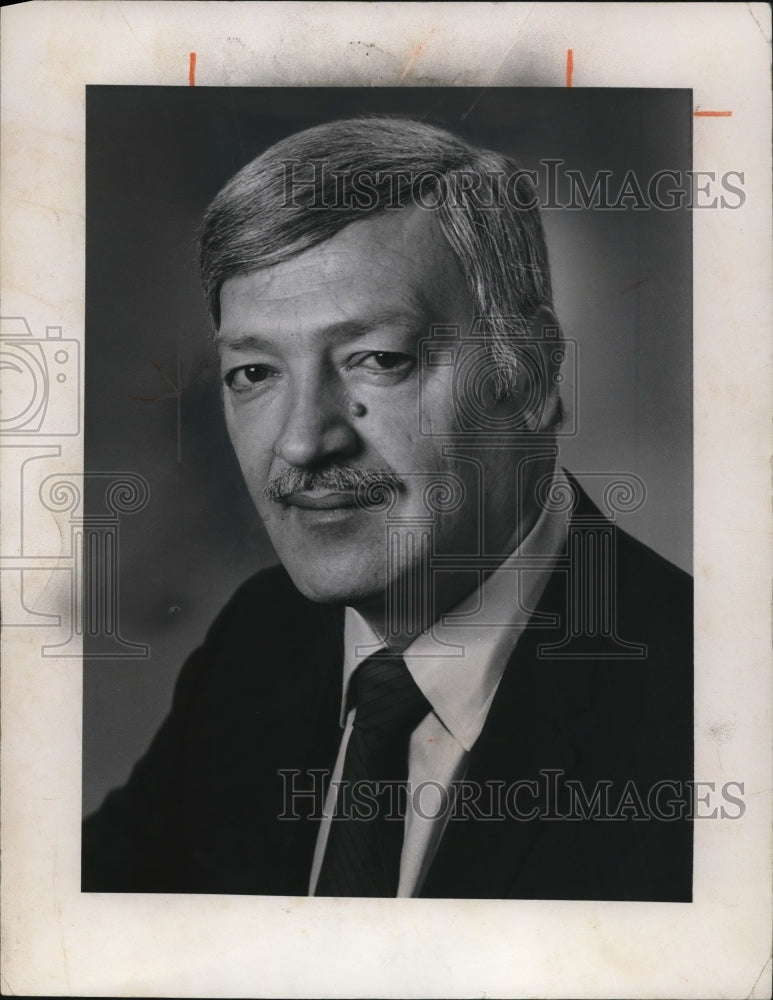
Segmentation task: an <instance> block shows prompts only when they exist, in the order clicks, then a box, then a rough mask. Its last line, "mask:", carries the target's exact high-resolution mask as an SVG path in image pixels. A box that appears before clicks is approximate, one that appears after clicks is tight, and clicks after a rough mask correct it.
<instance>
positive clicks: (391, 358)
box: [346, 351, 416, 374]
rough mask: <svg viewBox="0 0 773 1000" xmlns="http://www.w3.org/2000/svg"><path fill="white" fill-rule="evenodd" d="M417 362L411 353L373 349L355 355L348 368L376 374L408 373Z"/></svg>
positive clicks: (348, 369)
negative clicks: (366, 352)
mask: <svg viewBox="0 0 773 1000" xmlns="http://www.w3.org/2000/svg"><path fill="white" fill-rule="evenodd" d="M415 363H416V360H415V358H412V357H411V355H410V354H402V353H399V352H397V351H371V352H370V353H368V354H358V355H356V356H355V357H353V358H352V359H351V360H350V361H349V363H348V364H347V366H346V368H347V371H351V370H352V369H354V368H359V369H360V370H362V371H366V372H373V373H375V374H406V373H407V372H408V371H409V370H410V369H411V368H412V367H413V366H414V365H415Z"/></svg>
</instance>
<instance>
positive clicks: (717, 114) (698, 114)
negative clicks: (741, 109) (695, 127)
mask: <svg viewBox="0 0 773 1000" xmlns="http://www.w3.org/2000/svg"><path fill="white" fill-rule="evenodd" d="M692 114H693V118H730V117H732V114H733V112H732V111H693V113H692Z"/></svg>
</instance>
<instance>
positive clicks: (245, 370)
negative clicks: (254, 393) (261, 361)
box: [223, 365, 279, 392]
mask: <svg viewBox="0 0 773 1000" xmlns="http://www.w3.org/2000/svg"><path fill="white" fill-rule="evenodd" d="M278 374H279V373H278V372H277V371H276V369H274V368H271V367H270V366H269V365H242V367H241V368H232V369H231V371H228V372H226V373H225V376H224V378H223V381H224V382H225V384H226V385H227V386H228V388H229V389H232V390H233V391H234V392H249V391H250V390H251V389H255V388H257V387H259V386H261V385H263V384H264V383H266V382H268V381H269V379H271V378H275V377H276V376H277V375H278Z"/></svg>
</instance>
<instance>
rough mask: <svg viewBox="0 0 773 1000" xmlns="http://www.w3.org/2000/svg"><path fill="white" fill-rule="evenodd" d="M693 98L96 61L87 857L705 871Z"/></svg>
mask: <svg viewBox="0 0 773 1000" xmlns="http://www.w3.org/2000/svg"><path fill="white" fill-rule="evenodd" d="M691 108H692V100H691V94H690V92H689V91H662V90H661V91H616V90H590V91H588V90H583V91H575V90H558V91H556V90H552V91H551V90H515V89H512V88H493V89H490V90H487V91H486V92H484V93H479V92H475V93H474V94H472V95H471V94H470V92H469V91H468V90H467V89H466V88H465V89H445V88H441V89H437V88H432V89H424V88H419V89H412V90H411V91H409V92H405V91H397V92H395V91H393V90H385V89H375V90H370V91H366V92H365V93H362V92H359V91H356V90H320V91H317V90H315V89H304V90H298V89H280V90H261V89H256V90H244V89H238V90H233V89H232V90H223V89H219V88H212V89H207V90H195V89H192V90H189V91H186V90H181V89H179V88H174V89H172V88H169V89H161V90H160V91H159V90H157V89H156V88H121V87H104V88H100V87H97V88H91V89H90V90H89V92H88V94H87V149H86V166H87V173H86V179H87V193H86V198H87V200H86V211H87V273H86V292H87V295H86V310H87V312H86V354H87V363H86V369H85V370H86V393H85V399H86V404H85V412H86V418H85V473H86V489H87V506H86V519H87V524H88V523H89V519H90V518H91V517H92V516H93V517H94V518H95V520H96V521H97V522H98V521H99V518H100V517H101V516H102V515H103V508H104V504H105V493H106V490H110V489H113V490H115V489H119V488H120V479H119V478H117V477H113V478H112V479H111V477H110V476H109V475H107V473H109V472H110V471H111V470H112V469H114V468H116V467H117V468H121V469H123V468H126V469H131V470H132V472H133V476H132V479H131V482H132V483H134V482H135V481H136V483H137V485H136V486H135V489H136V490H137V492H139V491H140V490H141V489H142V490H144V494H145V495H146V502H145V506H144V508H143V509H142V510H138V511H137V512H136V513H135V514H134V516H133V517H131V518H130V517H128V516H127V517H126V518H125V522H126V523H125V527H124V523H121V525H120V531H121V535H120V548H119V549H118V553H117V554H118V558H117V559H115V560H114V564H113V567H114V572H115V581H114V582H113V581H111V586H114V587H115V589H116V591H117V592H118V593H120V595H121V600H120V602H119V604H118V607H119V608H120V612H121V620H120V633H119V632H118V631H117V630H116V629H115V628H110V624H111V623H109V622H105V623H104V624H103V623H102V622H101V621H100V607H102V605H100V604H99V602H100V601H102V600H103V598H102V593H103V591H104V589H105V575H106V573H107V572H108V567H107V566H106V565H104V563H105V560H106V559H109V558H110V556H111V549H110V547H109V546H110V541H108V539H107V538H105V537H104V536H103V534H101V533H100V532H98V531H92V532H90V537H91V539H92V541H91V546H90V548H89V549H88V551H87V554H86V555H85V559H84V565H85V573H86V586H85V593H86V595H89V594H94V595H95V596H96V604H95V606H94V607H91V606H90V605H89V606H88V607H87V609H86V614H87V617H88V620H89V621H90V622H92V623H93V626H92V630H91V634H89V633H88V632H87V633H86V634H85V645H84V657H85V658H84V667H85V685H84V712H85V716H84V802H85V807H86V810H87V811H88V810H89V807H90V802H89V799H90V798H91V796H92V795H95V796H96V797H97V798H98V797H99V793H98V792H97V791H96V787H97V781H98V780H99V779H101V782H102V785H104V781H105V777H106V776H108V775H109V776H112V774H115V776H116V778H118V779H120V778H121V777H124V775H123V774H122V772H121V767H123V771H124V772H125V770H126V761H125V758H126V754H127V753H128V752H129V749H131V751H132V752H136V747H137V743H138V740H139V738H140V737H142V738H146V737H147V732H148V729H152V728H153V725H154V722H155V721H156V720H157V719H158V718H159V715H160V714H161V713H162V712H164V713H166V712H167V709H168V702H169V694H168V691H169V683H170V678H175V677H176V673H177V671H179V668H180V666H181V664H182V663H183V661H184V660H186V658H187V657H188V654H190V655H189V658H187V660H186V665H185V667H184V668H183V670H182V672H181V673H180V675H179V679H175V681H174V685H175V686H174V689H173V692H174V693H173V705H172V708H171V711H169V712H168V713H167V714H166V716H165V718H164V720H163V722H159V731H158V734H157V735H155V736H153V739H152V741H151V742H150V747H149V749H148V750H147V753H144V754H143V755H142V757H141V759H140V760H139V763H137V765H136V769H134V770H133V771H132V772H131V775H130V776H129V777H128V780H126V781H125V783H124V784H123V786H122V787H121V788H120V789H117V790H114V791H111V792H110V794H109V795H108V797H107V798H106V799H105V800H104V803H99V804H98V805H97V807H96V810H95V811H93V812H89V813H88V818H87V820H86V824H85V826H84V842H83V869H82V871H83V889H84V891H99V892H105V891H122V892H127V891H142V892H148V891H155V892H218V893H253V894H278V895H301V894H306V893H308V894H311V895H314V894H317V895H331V896H383V897H389V896H392V897H395V896H398V895H399V896H408V897H410V896H428V897H452V898H503V899H506V898H536V899H540V898H543V899H623V900H625V899H630V900H634V899H638V900H668V901H673V902H689V901H690V899H691V896H692V864H691V861H692V826H691V815H690V814H691V811H692V808H693V803H692V786H691V782H692V780H693V770H692V738H693V737H692V658H693V653H692V588H691V580H690V569H691V559H692V553H691V538H690V536H691V522H692V504H691V457H692V453H691V400H692V393H691V354H692V351H691V261H692V257H691V232H690V223H691V215H692V211H693V210H694V208H693V203H694V199H695V198H696V197H698V198H703V199H705V198H706V194H705V193H704V192H703V191H702V190H701V189H699V188H698V187H697V186H696V185H695V180H694V177H693V174H692V162H691V126H692V113H691ZM235 168H236V169H235ZM716 188H717V195H716V196H717V197H718V196H721V197H723V198H725V199H726V200H728V201H729V202H732V204H736V205H737V204H739V203H740V200H741V199H743V197H744V195H743V191H742V189H740V188H739V187H738V178H736V177H729V178H721V179H718V180H717V182H716ZM543 217H544V218H545V223H544V224H543ZM159 218H163V220H164V221H163V225H159V224H158V220H159ZM552 243H554V244H555V247H556V250H555V253H553V252H552V245H551V244H552ZM197 245H198V273H197V260H196V254H197V251H196V248H197ZM554 262H555V263H554ZM551 265H553V267H551ZM197 283H200V285H201V290H199V288H197ZM106 331H109V335H106ZM564 444H566V446H567V447H566V452H567V454H566V455H565V454H564V449H563V446H564ZM117 484H118V485H117ZM130 488H131V487H130V485H129V482H127V484H126V489H127V490H129V489H130ZM592 496H593V497H595V500H594V499H592ZM230 588H233V589H234V590H235V593H234V594H233V596H232V595H231V594H230V593H229V589H230ZM86 599H87V601H88V596H87V598H86ZM100 626H101V627H100ZM122 642H123V643H126V644H127V645H126V648H125V649H122V645H121V643H122ZM132 644H133V645H132ZM186 645H187V646H188V647H189V648H186ZM194 647H197V648H196V651H195V652H194V651H193V650H194ZM121 652H124V653H125V655H124V656H123V657H121V656H120V654H121ZM100 653H104V654H105V655H104V658H103V657H102V656H100ZM132 653H144V654H145V655H144V656H143V655H135V656H134V657H132V655H131V654H132ZM116 654H118V656H116ZM368 706H370V707H368ZM134 718H138V719H139V718H141V720H142V725H141V727H140V733H139V735H138V736H135V737H134V739H131V740H130V737H131V735H132V734H131V733H129V732H126V731H127V730H128V729H129V724H130V721H131V720H132V719H134ZM369 719H370V720H371V721H368V720H369ZM655 734H657V738H656V739H655V738H654V737H655ZM119 754H120V755H122V758H119ZM130 756H131V754H130ZM132 764H134V761H132ZM119 765H120V766H119ZM92 787H93V789H94V790H93V791H92ZM726 805H727V806H728V807H731V808H734V809H736V810H737V805H734V804H733V803H731V802H728V803H726Z"/></svg>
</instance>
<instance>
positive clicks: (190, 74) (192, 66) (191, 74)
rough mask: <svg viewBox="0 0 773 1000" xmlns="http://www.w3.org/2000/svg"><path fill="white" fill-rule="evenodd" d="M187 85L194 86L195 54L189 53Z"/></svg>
mask: <svg viewBox="0 0 773 1000" xmlns="http://www.w3.org/2000/svg"><path fill="white" fill-rule="evenodd" d="M188 83H189V84H190V85H191V87H195V86H196V53H195V52H191V61H190V68H189V69H188Z"/></svg>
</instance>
